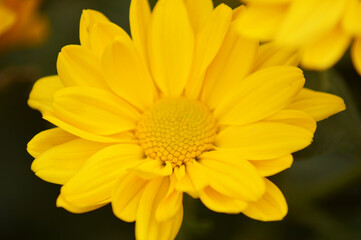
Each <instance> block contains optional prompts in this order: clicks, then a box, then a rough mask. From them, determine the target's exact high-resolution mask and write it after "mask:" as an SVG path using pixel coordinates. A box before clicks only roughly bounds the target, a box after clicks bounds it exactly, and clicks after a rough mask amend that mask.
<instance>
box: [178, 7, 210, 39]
mask: <svg viewBox="0 0 361 240" xmlns="http://www.w3.org/2000/svg"><path fill="white" fill-rule="evenodd" d="M184 4H185V5H186V7H187V11H188V15H189V18H190V21H191V24H192V27H193V30H194V32H195V33H197V32H198V30H199V29H200V28H201V27H203V25H204V24H205V22H206V20H207V18H208V17H209V16H210V15H211V14H212V10H213V2H212V0H197V1H194V0H184Z"/></svg>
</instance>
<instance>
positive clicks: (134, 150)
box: [61, 144, 144, 207]
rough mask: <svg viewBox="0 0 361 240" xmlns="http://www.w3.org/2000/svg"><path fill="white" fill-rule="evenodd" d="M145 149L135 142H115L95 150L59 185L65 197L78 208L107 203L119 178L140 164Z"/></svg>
mask: <svg viewBox="0 0 361 240" xmlns="http://www.w3.org/2000/svg"><path fill="white" fill-rule="evenodd" d="M143 156H144V152H143V150H142V148H141V147H139V146H138V145H132V144H117V145H112V146H109V147H107V148H104V149H102V150H101V151H98V152H97V153H96V154H94V155H93V156H92V157H91V158H89V159H88V161H87V162H86V164H85V165H84V166H83V167H82V168H81V170H80V171H79V172H78V173H77V174H76V175H75V176H74V177H73V178H71V180H70V181H68V182H67V183H66V184H65V185H64V186H63V187H62V188H61V194H62V195H63V197H64V199H65V200H66V201H67V202H69V203H72V204H73V205H76V206H79V207H86V206H93V205H97V204H101V203H104V202H109V201H110V199H111V193H112V191H113V189H114V187H115V184H116V183H117V181H118V179H119V178H120V177H122V175H123V174H124V173H125V172H126V170H127V169H128V168H129V167H132V166H134V165H136V164H138V163H139V161H141V160H142V158H143Z"/></svg>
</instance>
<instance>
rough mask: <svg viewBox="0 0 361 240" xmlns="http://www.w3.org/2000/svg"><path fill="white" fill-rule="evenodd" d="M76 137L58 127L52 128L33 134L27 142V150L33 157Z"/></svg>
mask: <svg viewBox="0 0 361 240" xmlns="http://www.w3.org/2000/svg"><path fill="white" fill-rule="evenodd" d="M76 138H77V137H76V136H74V135H73V134H70V133H68V132H66V131H64V130H62V129H60V128H52V129H49V130H45V131H42V132H40V133H38V134H37V135H35V136H34V137H33V139H31V141H30V142H29V143H28V147H27V151H28V152H29V153H30V155H31V156H33V157H34V158H36V157H38V156H39V155H40V154H42V153H43V152H45V151H47V150H49V149H50V148H52V147H55V146H58V145H60V144H63V143H66V142H69V141H71V140H75V139H76Z"/></svg>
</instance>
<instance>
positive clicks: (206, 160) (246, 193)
mask: <svg viewBox="0 0 361 240" xmlns="http://www.w3.org/2000/svg"><path fill="white" fill-rule="evenodd" d="M199 162H200V164H201V165H202V166H203V167H204V169H205V172H206V174H207V177H208V179H209V185H210V186H211V187H212V188H214V190H216V191H217V192H219V193H221V194H224V195H227V196H229V197H233V198H236V199H239V200H245V201H257V200H258V199H259V198H260V197H261V196H262V195H263V194H264V191H265V185H264V182H263V179H262V178H261V176H260V175H259V174H258V172H257V170H256V168H255V167H254V166H252V164H250V163H249V162H248V161H246V160H244V159H242V158H241V157H240V156H239V155H237V154H234V153H232V152H227V151H219V150H216V151H211V152H206V153H204V154H202V155H201V156H200V161H199Z"/></svg>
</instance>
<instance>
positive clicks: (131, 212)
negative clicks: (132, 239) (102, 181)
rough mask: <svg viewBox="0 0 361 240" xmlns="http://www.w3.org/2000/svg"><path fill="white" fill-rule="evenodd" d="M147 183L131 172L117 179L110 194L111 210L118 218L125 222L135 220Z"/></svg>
mask: <svg viewBox="0 0 361 240" xmlns="http://www.w3.org/2000/svg"><path fill="white" fill-rule="evenodd" d="M147 182H148V181H147V180H144V179H142V178H140V177H138V176H137V175H136V174H135V173H132V172H130V173H128V174H125V175H124V177H122V178H120V179H119V181H118V182H117V184H116V187H115V189H114V191H113V194H112V208H113V212H114V214H115V215H116V216H117V217H118V218H120V219H122V220H123V221H126V222H133V221H135V220H136V215H137V210H138V205H139V201H140V197H141V196H142V193H143V190H144V187H145V186H146V184H147Z"/></svg>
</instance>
